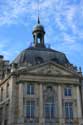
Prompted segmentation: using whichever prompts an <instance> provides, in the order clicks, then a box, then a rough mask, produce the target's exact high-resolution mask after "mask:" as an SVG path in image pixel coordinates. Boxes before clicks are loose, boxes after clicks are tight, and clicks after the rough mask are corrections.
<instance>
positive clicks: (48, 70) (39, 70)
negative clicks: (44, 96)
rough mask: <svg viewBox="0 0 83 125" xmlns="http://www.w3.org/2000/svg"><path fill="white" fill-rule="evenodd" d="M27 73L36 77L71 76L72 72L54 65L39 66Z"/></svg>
mask: <svg viewBox="0 0 83 125" xmlns="http://www.w3.org/2000/svg"><path fill="white" fill-rule="evenodd" d="M28 73H31V74H38V75H55V76H59V75H60V76H61V75H62V76H73V75H75V74H73V73H72V72H70V71H68V70H67V69H66V68H65V67H63V66H61V65H59V64H56V63H52V62H51V63H46V64H40V65H38V66H35V67H32V68H31V69H29V70H28Z"/></svg>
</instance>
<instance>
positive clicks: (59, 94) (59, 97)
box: [58, 85, 63, 125]
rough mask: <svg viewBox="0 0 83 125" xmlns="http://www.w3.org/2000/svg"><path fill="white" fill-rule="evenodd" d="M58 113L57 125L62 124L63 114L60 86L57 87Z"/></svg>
mask: <svg viewBox="0 0 83 125" xmlns="http://www.w3.org/2000/svg"><path fill="white" fill-rule="evenodd" d="M58 111H59V123H60V125H62V123H63V112H62V89H61V85H59V86H58Z"/></svg>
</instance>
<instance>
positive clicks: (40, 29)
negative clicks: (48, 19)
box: [33, 17, 45, 33]
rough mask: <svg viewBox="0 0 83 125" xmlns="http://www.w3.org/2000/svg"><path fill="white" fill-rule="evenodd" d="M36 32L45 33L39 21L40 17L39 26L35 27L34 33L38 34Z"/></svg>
mask: <svg viewBox="0 0 83 125" xmlns="http://www.w3.org/2000/svg"><path fill="white" fill-rule="evenodd" d="M36 31H42V32H45V31H44V27H43V26H42V25H41V24H40V19H39V17H38V22H37V24H36V25H35V26H34V27H33V33H34V32H36Z"/></svg>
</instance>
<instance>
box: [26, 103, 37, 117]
mask: <svg viewBox="0 0 83 125" xmlns="http://www.w3.org/2000/svg"><path fill="white" fill-rule="evenodd" d="M26 110H27V111H26V113H27V114H26V115H27V118H29V119H33V118H34V115H35V102H34V101H28V102H27V109H26Z"/></svg>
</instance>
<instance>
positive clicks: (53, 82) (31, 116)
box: [0, 25, 83, 125]
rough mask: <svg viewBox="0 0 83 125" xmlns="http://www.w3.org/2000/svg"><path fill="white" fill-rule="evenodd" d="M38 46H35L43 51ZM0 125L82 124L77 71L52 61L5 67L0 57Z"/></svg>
mask: <svg viewBox="0 0 83 125" xmlns="http://www.w3.org/2000/svg"><path fill="white" fill-rule="evenodd" d="M39 26H40V25H38V26H37V28H39V29H37V28H36V27H35V34H36V32H37V34H38V33H40V32H42V31H40V30H41V26H40V27H39ZM42 29H43V28H42ZM44 33H45V32H44ZM33 35H34V32H33ZM42 36H43V34H42V35H40V36H38V37H39V38H40V42H41V37H42ZM43 37H44V36H43ZM36 40H37V35H36ZM43 40H44V39H43ZM42 43H43V44H40V46H39V45H38V46H37V45H36V44H37V41H35V47H37V49H38V48H40V47H44V49H45V45H44V41H42ZM38 44H39V43H38ZM42 45H43V46H42ZM48 56H49V53H48ZM30 59H31V58H30ZM38 59H39V58H38ZM4 62H6V63H4ZM0 125H83V76H82V73H81V70H80V71H79V72H78V71H77V70H76V69H75V68H74V67H72V66H70V64H66V65H61V64H58V63H57V62H56V61H53V60H50V61H45V62H41V61H40V62H38V63H37V64H36V65H32V64H29V63H28V64H27V63H23V64H21V65H19V63H18V64H15V63H12V64H11V65H9V63H8V61H4V59H3V58H1V60H0Z"/></svg>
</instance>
